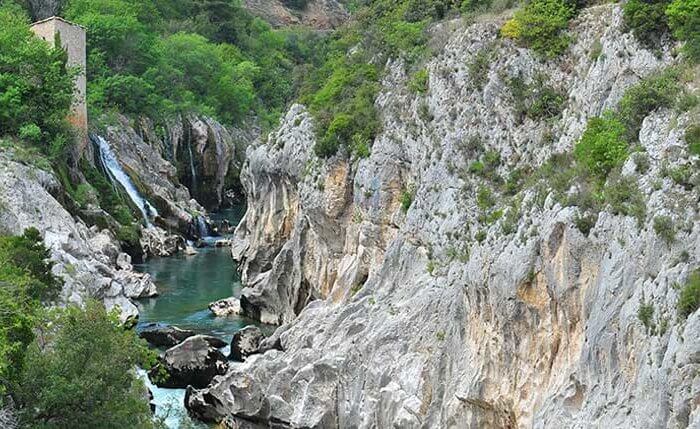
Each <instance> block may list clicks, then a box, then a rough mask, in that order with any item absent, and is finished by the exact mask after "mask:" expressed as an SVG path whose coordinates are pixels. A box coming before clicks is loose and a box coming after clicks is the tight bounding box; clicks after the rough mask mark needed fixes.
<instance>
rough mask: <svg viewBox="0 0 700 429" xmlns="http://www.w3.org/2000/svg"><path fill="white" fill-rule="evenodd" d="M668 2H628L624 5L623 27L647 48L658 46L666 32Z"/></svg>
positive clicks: (657, 0)
mask: <svg viewBox="0 0 700 429" xmlns="http://www.w3.org/2000/svg"><path fill="white" fill-rule="evenodd" d="M668 3H669V1H668V0H628V1H627V3H625V5H624V9H623V11H624V20H625V26H626V27H627V28H628V29H629V30H631V31H632V33H634V35H635V37H636V38H637V39H638V40H639V41H640V42H642V44H644V45H646V46H647V47H650V48H653V47H656V46H657V45H658V44H659V41H660V38H661V36H663V35H664V33H667V32H668V19H667V18H666V7H667V6H668Z"/></svg>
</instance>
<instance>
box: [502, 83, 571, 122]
mask: <svg viewBox="0 0 700 429" xmlns="http://www.w3.org/2000/svg"><path fill="white" fill-rule="evenodd" d="M507 84H508V88H509V89H510V92H511V95H512V97H513V108H514V109H515V114H516V116H517V117H518V120H520V121H522V120H523V118H525V117H528V118H530V119H533V120H541V119H551V118H555V117H557V116H559V114H560V113H561V111H562V109H563V107H564V102H565V101H566V96H565V95H564V94H563V93H562V92H561V91H559V90H557V89H555V88H554V87H552V86H550V85H549V84H548V82H547V77H546V76H545V75H543V74H540V73H538V74H537V75H535V77H534V78H533V79H532V82H531V83H529V84H528V83H526V82H525V79H524V78H523V77H522V76H520V75H518V76H515V77H512V78H510V79H509V80H508V81H507Z"/></svg>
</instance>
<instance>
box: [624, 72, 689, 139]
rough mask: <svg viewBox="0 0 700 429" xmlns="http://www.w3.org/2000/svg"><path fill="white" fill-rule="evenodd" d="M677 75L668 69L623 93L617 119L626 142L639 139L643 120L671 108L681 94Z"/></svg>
mask: <svg viewBox="0 0 700 429" xmlns="http://www.w3.org/2000/svg"><path fill="white" fill-rule="evenodd" d="M678 79H679V73H678V71H677V70H674V69H669V70H666V71H664V72H662V73H659V74H656V75H652V76H650V77H648V78H646V79H644V80H642V81H641V82H640V83H638V84H637V85H635V86H633V87H631V88H630V89H628V90H627V91H625V94H624V96H623V97H622V100H620V104H619V106H618V111H619V119H620V120H621V121H622V123H623V124H624V126H625V128H626V132H625V136H626V138H627V141H629V142H635V141H637V139H638V138H639V131H640V129H641V128H642V121H643V120H644V118H645V117H646V116H647V115H649V114H650V113H651V112H653V111H654V110H656V109H659V108H664V107H666V108H669V107H672V106H673V105H674V103H675V101H676V98H677V97H678V95H679V94H680V92H681V88H680V86H679V84H678Z"/></svg>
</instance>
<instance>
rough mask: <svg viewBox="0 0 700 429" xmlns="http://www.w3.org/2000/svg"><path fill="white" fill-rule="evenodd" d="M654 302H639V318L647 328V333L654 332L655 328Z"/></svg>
mask: <svg viewBox="0 0 700 429" xmlns="http://www.w3.org/2000/svg"><path fill="white" fill-rule="evenodd" d="M653 318H654V304H645V303H644V302H640V303H639V309H638V310H637V319H639V321H640V322H642V325H644V328H646V331H647V333H649V332H652V331H653V329H654V321H653Z"/></svg>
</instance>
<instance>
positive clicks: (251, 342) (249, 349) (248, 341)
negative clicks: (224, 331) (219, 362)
mask: <svg viewBox="0 0 700 429" xmlns="http://www.w3.org/2000/svg"><path fill="white" fill-rule="evenodd" d="M264 338H265V335H264V334H263V333H262V331H261V330H260V328H258V327H257V326H246V327H245V328H243V329H241V330H240V331H238V332H236V333H235V334H233V339H232V340H231V354H230V356H229V358H231V359H233V360H237V361H244V360H245V359H246V358H247V357H248V356H250V355H252V354H254V353H257V352H258V348H259V347H260V342H261V341H262V340H263V339H264Z"/></svg>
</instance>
